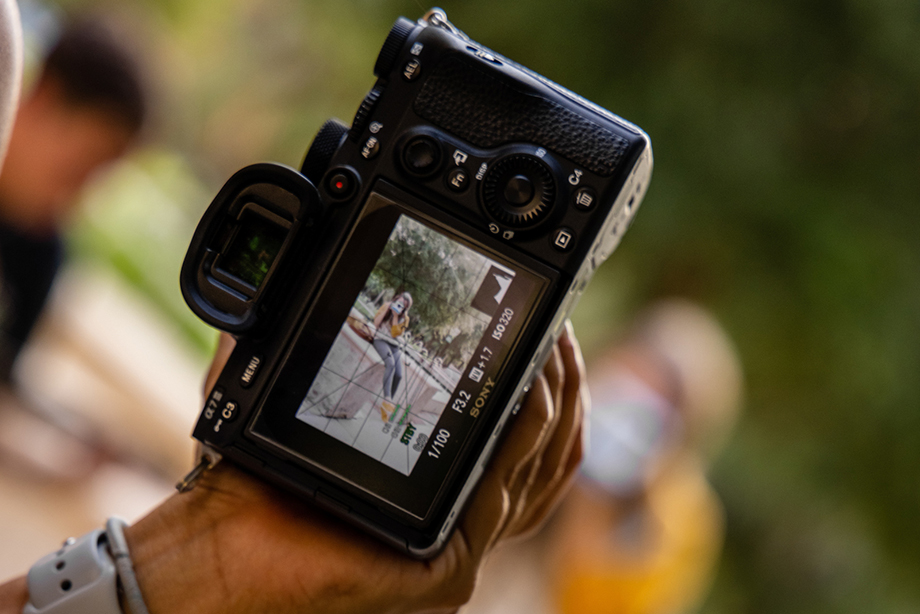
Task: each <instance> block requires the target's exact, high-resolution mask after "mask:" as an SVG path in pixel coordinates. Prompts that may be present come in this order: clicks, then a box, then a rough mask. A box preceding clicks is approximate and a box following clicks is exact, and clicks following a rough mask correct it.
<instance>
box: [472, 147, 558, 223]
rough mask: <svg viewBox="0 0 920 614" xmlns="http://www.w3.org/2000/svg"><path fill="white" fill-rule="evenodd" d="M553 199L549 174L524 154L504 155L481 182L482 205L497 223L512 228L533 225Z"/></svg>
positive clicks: (540, 164) (552, 188)
mask: <svg viewBox="0 0 920 614" xmlns="http://www.w3.org/2000/svg"><path fill="white" fill-rule="evenodd" d="M555 197H556V185H555V182H554V181H553V174H552V172H550V170H549V168H547V166H546V164H544V163H543V162H541V161H540V160H539V159H538V158H535V157H533V156H530V155H527V154H512V155H510V156H505V157H504V158H501V159H500V160H498V161H497V162H496V163H495V164H493V165H492V166H491V167H490V168H489V170H488V172H486V176H485V177H484V178H483V180H482V202H483V205H484V206H485V208H486V210H487V211H488V212H489V213H490V214H492V216H493V217H494V218H495V219H496V220H498V221H499V222H501V223H503V224H505V225H507V226H512V227H515V228H523V227H527V226H533V225H534V224H536V223H537V222H539V221H541V220H542V219H543V218H545V217H546V215H547V214H548V213H549V211H550V209H551V208H552V205H553V201H554V200H555Z"/></svg>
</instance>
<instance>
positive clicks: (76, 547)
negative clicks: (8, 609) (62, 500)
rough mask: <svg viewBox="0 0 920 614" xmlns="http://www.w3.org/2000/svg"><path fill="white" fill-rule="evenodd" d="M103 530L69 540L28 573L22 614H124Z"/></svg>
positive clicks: (112, 561)
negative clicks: (27, 595)
mask: <svg viewBox="0 0 920 614" xmlns="http://www.w3.org/2000/svg"><path fill="white" fill-rule="evenodd" d="M117 582H118V573H117V572H116V570H115V560H114V559H113V558H112V555H111V554H110V553H109V550H108V538H107V536H106V533H105V531H103V530H102V529H96V530H95V531H91V532H89V533H87V534H86V535H84V536H83V537H81V538H79V539H74V538H70V539H68V540H67V541H65V542H64V545H63V546H62V547H61V549H60V550H58V551H57V552H52V553H51V554H49V555H47V556H44V557H42V558H41V559H40V560H39V561H38V562H37V563H35V565H33V566H32V568H31V569H30V570H29V576H28V583H29V602H28V603H27V604H26V607H25V608H23V610H22V612H23V614H123V613H122V611H121V606H120V605H119V604H118V586H117Z"/></svg>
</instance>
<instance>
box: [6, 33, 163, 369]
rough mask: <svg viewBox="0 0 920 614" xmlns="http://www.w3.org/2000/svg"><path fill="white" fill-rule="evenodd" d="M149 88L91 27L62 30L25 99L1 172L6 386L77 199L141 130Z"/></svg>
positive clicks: (115, 45)
mask: <svg viewBox="0 0 920 614" xmlns="http://www.w3.org/2000/svg"><path fill="white" fill-rule="evenodd" d="M142 81H143V80H142V77H141V71H140V69H139V67H138V64H137V63H136V61H135V59H134V57H133V54H132V53H131V52H130V51H129V50H128V49H127V48H126V47H125V46H124V45H123V44H122V43H121V42H120V41H119V40H118V39H116V38H115V36H114V35H113V34H112V33H111V31H110V30H109V29H107V28H106V27H105V26H104V25H102V24H101V23H97V22H92V21H84V22H78V23H75V24H74V25H72V26H70V27H69V28H67V29H65V30H64V31H63V32H62V34H61V36H60V38H59V39H58V41H57V43H56V44H55V45H54V47H53V48H52V49H51V51H50V53H49V54H48V56H47V58H46V60H45V62H44V64H43V66H42V68H41V71H40V74H39V75H38V77H37V80H36V81H35V83H34V85H33V86H32V88H31V89H30V90H28V91H27V92H24V95H23V98H22V101H21V104H20V106H19V109H18V112H17V115H16V119H15V123H14V126H13V130H12V134H11V137H10V141H9V148H8V150H7V155H6V161H5V162H4V164H3V170H2V172H0V380H3V381H9V378H10V372H11V369H12V366H13V363H14V361H15V359H16V357H17V355H18V354H19V352H20V350H21V349H22V347H23V346H24V344H25V343H26V340H27V338H28V336H29V333H30V332H31V331H32V328H33V327H34V325H35V323H36V321H37V320H38V317H39V315H40V313H41V310H42V307H43V306H44V304H45V302H46V300H47V297H48V294H49V292H50V290H51V286H52V282H53V280H54V278H55V275H56V274H57V271H58V268H59V267H60V264H61V261H62V257H63V244H62V240H61V232H62V228H63V227H64V225H65V224H66V221H67V218H68V216H69V215H70V214H71V213H72V210H73V208H74V205H75V204H76V202H77V198H76V197H77V193H78V192H79V190H80V188H81V187H82V186H83V185H84V184H85V183H86V182H87V180H88V179H89V178H90V177H91V176H92V175H93V174H94V173H95V172H96V171H98V170H99V169H100V168H102V167H104V166H106V165H108V164H109V163H111V162H113V161H115V160H117V159H118V158H120V157H121V156H122V155H123V154H124V153H125V152H126V151H127V150H128V149H129V148H130V146H131V145H132V144H133V143H134V141H135V140H136V138H137V136H138V134H139V132H140V130H141V127H142V125H143V123H144V116H145V111H146V102H145V94H144V92H145V88H144V86H143V85H142Z"/></svg>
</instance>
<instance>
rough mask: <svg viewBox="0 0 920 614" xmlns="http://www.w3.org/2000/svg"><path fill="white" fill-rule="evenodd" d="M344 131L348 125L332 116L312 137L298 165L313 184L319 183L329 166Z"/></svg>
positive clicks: (343, 136)
mask: <svg viewBox="0 0 920 614" xmlns="http://www.w3.org/2000/svg"><path fill="white" fill-rule="evenodd" d="M346 132H348V126H346V125H345V124H344V123H343V122H342V120H339V119H336V118H334V117H333V118H331V119H328V120H326V123H325V124H323V126H322V128H320V129H319V132H317V133H316V136H315V137H313V142H312V143H310V149H308V150H307V155H306V156H304V159H303V164H301V165H300V173H301V174H302V175H303V176H304V177H306V178H307V179H309V180H310V181H312V182H313V185H319V182H320V179H322V177H323V175H324V174H325V173H326V169H327V168H329V163H330V162H331V161H332V156H334V155H335V152H336V150H338V148H339V145H341V144H342V139H344V138H345V133H346Z"/></svg>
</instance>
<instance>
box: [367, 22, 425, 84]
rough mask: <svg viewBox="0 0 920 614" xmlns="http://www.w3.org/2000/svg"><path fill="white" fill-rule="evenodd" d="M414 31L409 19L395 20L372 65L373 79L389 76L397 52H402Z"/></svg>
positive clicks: (397, 54)
mask: <svg viewBox="0 0 920 614" xmlns="http://www.w3.org/2000/svg"><path fill="white" fill-rule="evenodd" d="M414 29H415V24H414V23H413V22H412V21H410V20H409V19H406V18H405V17H400V18H399V19H397V20H396V23H394V24H393V27H392V28H390V33H389V34H387V39H386V40H385V41H384V42H383V47H381V48H380V53H379V54H378V55H377V62H376V63H375V64H374V76H375V77H380V78H385V77H386V75H387V74H389V72H390V71H391V70H392V69H393V64H394V63H395V62H396V59H397V58H398V57H399V52H400V51H402V47H403V45H404V44H405V43H406V40H407V39H408V38H409V35H410V34H412V30H414Z"/></svg>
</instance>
